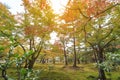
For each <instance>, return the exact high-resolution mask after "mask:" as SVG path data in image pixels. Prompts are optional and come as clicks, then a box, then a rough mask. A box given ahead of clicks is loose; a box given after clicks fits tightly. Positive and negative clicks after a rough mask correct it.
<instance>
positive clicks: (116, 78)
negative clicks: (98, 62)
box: [0, 63, 120, 80]
mask: <svg viewBox="0 0 120 80" xmlns="http://www.w3.org/2000/svg"><path fill="white" fill-rule="evenodd" d="M34 70H40V74H39V76H38V77H39V79H37V80H96V77H97V76H98V71H97V68H96V67H95V64H80V65H78V67H77V68H73V67H72V65H69V66H67V67H63V65H62V64H56V65H53V64H38V63H37V64H35V67H34ZM7 73H8V75H9V76H12V77H16V76H17V74H16V70H15V69H14V67H12V68H10V69H8V71H7ZM110 73H111V74H110ZM15 75H16V76H15ZM106 76H107V78H108V80H120V69H118V70H116V71H112V72H107V73H106ZM0 77H1V71H0ZM110 78H111V79H110ZM0 80H3V79H2V78H0Z"/></svg>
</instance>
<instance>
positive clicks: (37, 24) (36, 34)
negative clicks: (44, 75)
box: [16, 0, 55, 69]
mask: <svg viewBox="0 0 120 80" xmlns="http://www.w3.org/2000/svg"><path fill="white" fill-rule="evenodd" d="M23 6H24V8H25V13H24V14H23V15H22V17H23V19H21V23H20V26H21V25H22V27H20V28H19V31H20V33H19V35H18V34H17V37H21V35H22V38H19V39H16V42H18V43H19V44H20V46H21V48H22V49H23V50H24V53H26V52H28V51H31V52H32V55H31V56H30V57H29V59H28V60H26V64H25V67H26V68H29V69H32V68H33V66H34V63H35V61H36V59H37V58H38V56H39V54H40V52H41V50H42V48H44V42H45V41H46V40H49V38H50V37H49V35H50V33H51V32H52V27H53V26H54V17H55V15H54V14H53V10H52V8H51V6H50V5H49V2H48V1H47V0H34V1H30V0H23ZM21 28H22V29H21ZM20 29H21V30H20ZM28 46H29V47H28Z"/></svg>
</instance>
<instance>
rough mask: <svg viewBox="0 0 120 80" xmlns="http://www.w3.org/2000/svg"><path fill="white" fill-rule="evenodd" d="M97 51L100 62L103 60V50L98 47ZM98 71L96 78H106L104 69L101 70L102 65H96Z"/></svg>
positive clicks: (100, 79)
mask: <svg viewBox="0 0 120 80" xmlns="http://www.w3.org/2000/svg"><path fill="white" fill-rule="evenodd" d="M97 53H98V61H99V63H100V64H101V63H103V62H104V56H103V50H102V49H100V48H99V50H98V52H97ZM98 72H99V77H98V79H99V80H106V76H105V71H104V70H103V68H102V67H98Z"/></svg>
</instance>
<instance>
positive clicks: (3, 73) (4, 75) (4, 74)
mask: <svg viewBox="0 0 120 80" xmlns="http://www.w3.org/2000/svg"><path fill="white" fill-rule="evenodd" d="M2 77H3V78H4V80H8V78H7V76H6V69H3V70H2Z"/></svg>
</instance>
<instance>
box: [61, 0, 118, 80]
mask: <svg viewBox="0 0 120 80" xmlns="http://www.w3.org/2000/svg"><path fill="white" fill-rule="evenodd" d="M117 5H119V4H118V3H111V2H109V1H107V0H82V1H79V0H69V3H68V7H67V8H66V11H65V13H64V15H63V16H62V19H64V20H65V22H66V23H65V24H68V25H67V26H72V27H73V30H74V32H75V33H72V34H73V40H74V43H75V41H76V40H75V39H76V37H75V34H76V33H78V35H79V34H81V33H83V34H81V35H84V36H83V37H84V39H85V42H87V43H88V44H89V45H90V46H91V47H92V49H93V50H94V51H95V52H96V53H95V57H97V60H98V64H99V63H100V64H101V63H102V62H104V60H105V59H104V54H103V52H104V49H105V48H106V47H108V45H109V44H110V43H111V42H112V41H114V40H115V39H116V38H115V36H113V34H112V32H113V28H115V27H113V26H111V22H109V19H110V16H111V15H110V13H111V11H112V10H113V8H115V7H116V6H117ZM111 14H112V13H111ZM106 21H107V22H106ZM75 46H76V45H75V44H74V51H75V52H74V53H75V54H76V50H75V49H76V47H75ZM75 61H76V60H75ZM98 69H99V79H100V80H106V77H105V73H104V69H103V68H102V67H98Z"/></svg>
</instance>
